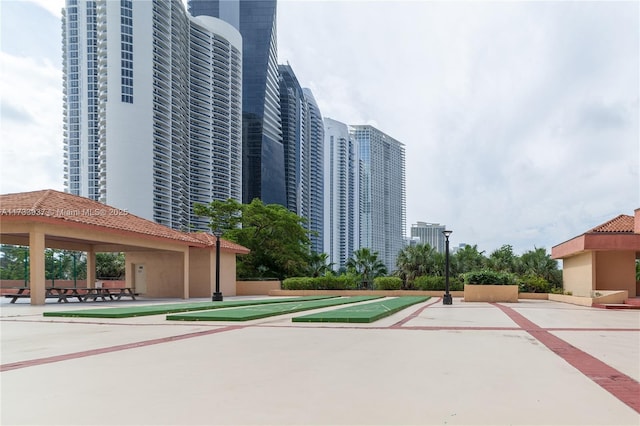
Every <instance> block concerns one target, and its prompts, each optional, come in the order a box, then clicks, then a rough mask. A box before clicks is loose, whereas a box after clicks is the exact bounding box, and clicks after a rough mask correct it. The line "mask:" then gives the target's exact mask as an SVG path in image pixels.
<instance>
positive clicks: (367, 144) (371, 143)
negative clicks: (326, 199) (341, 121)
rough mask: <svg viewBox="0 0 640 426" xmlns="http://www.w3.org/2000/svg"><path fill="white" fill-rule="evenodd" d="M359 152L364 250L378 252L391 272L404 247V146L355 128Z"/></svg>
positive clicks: (380, 134)
mask: <svg viewBox="0 0 640 426" xmlns="http://www.w3.org/2000/svg"><path fill="white" fill-rule="evenodd" d="M350 133H351V137H353V139H354V140H355V141H356V143H357V144H358V148H359V160H360V166H359V173H360V179H359V183H360V192H359V195H360V200H359V204H360V209H359V210H360V247H367V248H369V249H371V251H374V252H376V251H377V252H378V254H379V258H380V260H382V262H383V263H384V264H385V266H386V267H387V270H388V271H393V270H395V269H396V257H397V255H398V252H399V251H400V250H402V248H403V247H404V233H405V223H406V207H405V206H406V195H405V194H406V193H405V191H406V189H405V188H406V185H405V167H404V166H405V153H404V145H403V144H402V143H400V142H399V141H397V140H396V139H394V138H392V137H391V136H389V135H386V134H385V133H383V132H381V131H380V130H378V129H376V128H375V127H372V126H368V125H361V126H351V129H350Z"/></svg>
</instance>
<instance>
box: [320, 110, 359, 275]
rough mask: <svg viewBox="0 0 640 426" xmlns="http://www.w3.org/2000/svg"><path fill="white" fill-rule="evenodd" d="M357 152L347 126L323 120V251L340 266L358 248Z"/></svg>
mask: <svg viewBox="0 0 640 426" xmlns="http://www.w3.org/2000/svg"><path fill="white" fill-rule="evenodd" d="M358 170H359V152H358V145H357V143H356V141H355V140H354V139H353V138H352V137H351V135H350V134H349V127H348V126H347V125H346V124H344V123H341V122H339V121H336V120H333V119H331V118H326V117H325V119H324V233H323V235H324V251H325V253H327V255H328V257H329V259H328V260H329V262H330V263H332V264H333V265H334V268H335V269H339V268H341V267H343V266H345V264H346V263H347V260H348V259H349V258H350V257H351V255H352V254H353V252H354V251H355V250H357V249H358V248H360V231H359V223H360V215H359V208H360V204H359V187H360V183H359V176H360V175H359V173H358Z"/></svg>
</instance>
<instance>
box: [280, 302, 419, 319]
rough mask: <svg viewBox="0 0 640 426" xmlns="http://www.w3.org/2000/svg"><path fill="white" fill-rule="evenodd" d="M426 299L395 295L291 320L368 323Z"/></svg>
mask: <svg viewBox="0 0 640 426" xmlns="http://www.w3.org/2000/svg"><path fill="white" fill-rule="evenodd" d="M426 300H429V297H428V296H426V297H422V296H406V297H396V298H394V299H385V300H381V301H379V302H373V303H365V304H361V305H357V306H348V307H346V308H342V309H335V310H333V311H327V312H320V313H317V314H311V315H305V316H301V317H295V318H293V319H292V321H293V322H346V323H370V322H374V321H377V320H379V319H381V318H384V317H387V316H389V315H392V314H394V313H396V312H398V311H401V310H403V309H405V308H408V307H409V306H411V305H415V304H416V303H421V302H424V301H426Z"/></svg>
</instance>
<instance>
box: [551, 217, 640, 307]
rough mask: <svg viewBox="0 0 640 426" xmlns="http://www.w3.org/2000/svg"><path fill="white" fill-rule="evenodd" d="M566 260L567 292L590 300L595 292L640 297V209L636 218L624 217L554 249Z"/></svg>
mask: <svg viewBox="0 0 640 426" xmlns="http://www.w3.org/2000/svg"><path fill="white" fill-rule="evenodd" d="M551 257H552V258H554V259H562V264H563V269H562V277H563V283H564V289H565V291H570V292H572V294H573V295H574V296H584V297H589V296H591V295H592V294H593V293H594V292H597V291H598V290H600V291H615V290H626V291H627V292H628V293H629V297H636V296H637V295H638V294H640V291H639V290H638V282H636V267H635V264H636V259H640V209H636V210H635V214H634V216H628V215H624V214H621V215H619V216H617V217H615V218H613V219H611V220H609V221H607V222H605V223H603V224H601V225H599V226H596V227H595V228H593V229H591V230H589V231H587V232H585V233H584V234H582V235H579V236H577V237H574V238H572V239H570V240H568V241H565V242H564V243H562V244H558V245H557V246H554V247H553V248H552V249H551Z"/></svg>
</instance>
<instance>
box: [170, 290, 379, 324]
mask: <svg viewBox="0 0 640 426" xmlns="http://www.w3.org/2000/svg"><path fill="white" fill-rule="evenodd" d="M380 297H381V296H353V297H339V298H333V299H327V300H312V301H302V300H298V301H295V302H291V303H278V304H275V305H274V304H270V305H256V306H249V307H246V308H238V309H225V310H223V311H219V310H216V311H205V312H192V313H188V314H178V315H167V319H168V320H178V321H248V320H253V319H259V318H266V317H272V316H276V315H284V314H290V313H294V312H301V311H308V310H311V309H320V308H327V307H329V306H338V305H345V304H347V303H357V302H364V301H367V300H374V299H379V298H380Z"/></svg>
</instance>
